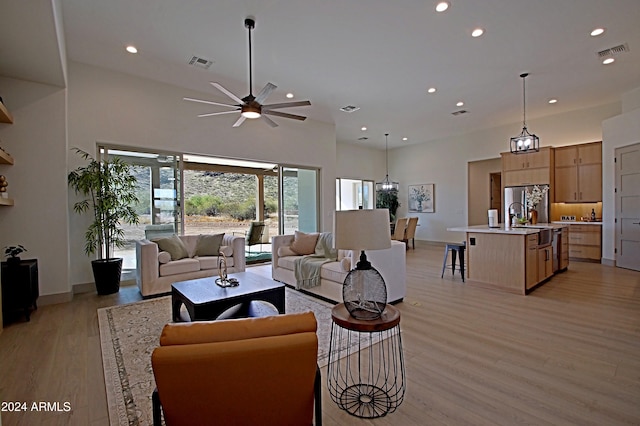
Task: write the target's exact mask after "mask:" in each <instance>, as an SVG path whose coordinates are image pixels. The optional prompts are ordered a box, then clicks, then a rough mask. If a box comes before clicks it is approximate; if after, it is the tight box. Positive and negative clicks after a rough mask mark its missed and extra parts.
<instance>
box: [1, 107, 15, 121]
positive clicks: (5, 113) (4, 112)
mask: <svg viewBox="0 0 640 426" xmlns="http://www.w3.org/2000/svg"><path fill="white" fill-rule="evenodd" d="M0 123H9V124H11V123H13V117H12V116H11V113H10V112H9V111H8V110H7V107H5V106H4V104H3V103H2V102H0Z"/></svg>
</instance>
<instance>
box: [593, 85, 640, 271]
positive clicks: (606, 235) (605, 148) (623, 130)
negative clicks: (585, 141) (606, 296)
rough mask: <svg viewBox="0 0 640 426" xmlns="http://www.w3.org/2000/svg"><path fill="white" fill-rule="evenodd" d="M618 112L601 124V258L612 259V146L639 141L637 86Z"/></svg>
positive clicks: (614, 242) (613, 171) (639, 99)
mask: <svg viewBox="0 0 640 426" xmlns="http://www.w3.org/2000/svg"><path fill="white" fill-rule="evenodd" d="M622 105H623V108H625V109H624V110H623V112H622V114H620V115H618V116H616V117H613V118H610V119H608V120H605V121H604V122H603V123H602V135H603V140H602V184H603V188H604V191H603V192H602V221H603V222H604V223H603V226H602V257H603V258H604V259H605V260H608V261H610V262H611V263H612V264H613V261H614V260H615V253H614V249H615V246H616V241H615V223H614V219H615V202H616V200H615V192H614V188H615V164H614V156H615V149H616V148H620V147H623V146H627V145H632V144H634V143H639V142H640V88H638V89H635V90H633V91H631V92H629V93H627V94H625V96H623V102H622Z"/></svg>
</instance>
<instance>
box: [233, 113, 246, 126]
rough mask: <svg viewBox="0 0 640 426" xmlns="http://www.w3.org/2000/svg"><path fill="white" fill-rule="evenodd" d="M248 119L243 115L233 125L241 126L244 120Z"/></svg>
mask: <svg viewBox="0 0 640 426" xmlns="http://www.w3.org/2000/svg"><path fill="white" fill-rule="evenodd" d="M246 119H247V117H245V116H244V115H241V116H240V118H238V121H236V122H235V123H233V127H239V126H240V125H241V124H242V123H244V120H246Z"/></svg>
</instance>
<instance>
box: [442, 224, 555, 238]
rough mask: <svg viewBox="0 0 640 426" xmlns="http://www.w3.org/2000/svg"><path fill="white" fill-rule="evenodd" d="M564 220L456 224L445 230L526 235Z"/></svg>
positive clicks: (552, 226) (550, 227) (553, 226)
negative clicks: (508, 224) (519, 223)
mask: <svg viewBox="0 0 640 426" xmlns="http://www.w3.org/2000/svg"><path fill="white" fill-rule="evenodd" d="M566 225H567V223H566V222H554V223H538V224H536V225H518V226H510V227H508V228H507V227H505V226H504V223H501V224H500V227H498V228H489V226H488V225H474V226H458V227H455V228H447V231H453V232H480V233H484V234H509V235H528V234H537V233H538V232H540V229H556V228H562V227H564V226H566Z"/></svg>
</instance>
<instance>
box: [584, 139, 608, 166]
mask: <svg viewBox="0 0 640 426" xmlns="http://www.w3.org/2000/svg"><path fill="white" fill-rule="evenodd" d="M578 164H602V142H594V143H586V144H583V145H578Z"/></svg>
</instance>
